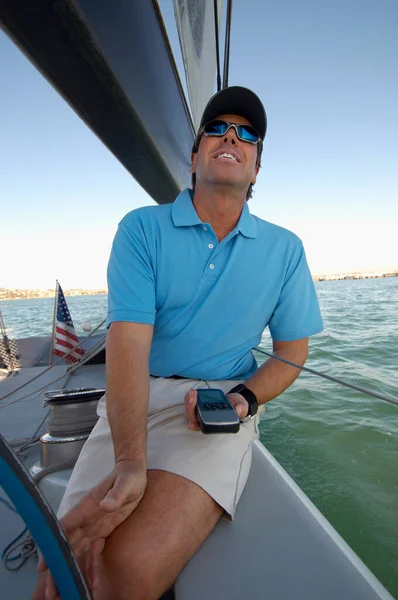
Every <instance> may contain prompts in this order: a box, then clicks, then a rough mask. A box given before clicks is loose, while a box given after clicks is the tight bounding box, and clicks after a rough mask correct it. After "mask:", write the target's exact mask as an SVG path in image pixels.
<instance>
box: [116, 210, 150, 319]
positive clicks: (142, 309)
mask: <svg viewBox="0 0 398 600" xmlns="http://www.w3.org/2000/svg"><path fill="white" fill-rule="evenodd" d="M130 215H131V213H130ZM130 215H128V216H130ZM130 221H131V223H126V218H125V219H123V220H122V221H121V223H120V224H119V227H118V230H117V232H116V235H115V239H114V241H113V245H112V250H111V255H110V258H109V263H108V318H107V327H109V325H110V324H111V323H113V322H114V321H128V322H134V323H145V324H148V325H153V324H154V322H155V316H156V299H155V298H156V296H155V276H154V271H153V265H152V261H151V257H150V252H149V248H148V244H147V241H146V239H145V235H144V232H143V229H142V224H141V223H139V222H138V221H137V220H132V219H130Z"/></svg>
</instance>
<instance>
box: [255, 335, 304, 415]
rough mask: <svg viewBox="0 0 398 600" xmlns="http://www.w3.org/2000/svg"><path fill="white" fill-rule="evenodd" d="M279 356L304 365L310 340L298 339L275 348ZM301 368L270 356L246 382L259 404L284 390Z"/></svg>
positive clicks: (275, 354) (275, 353)
mask: <svg viewBox="0 0 398 600" xmlns="http://www.w3.org/2000/svg"><path fill="white" fill-rule="evenodd" d="M273 354H274V356H279V357H280V358H284V359H286V360H289V361H291V362H294V363H296V364H299V365H304V363H305V361H306V359H307V355H308V342H307V341H306V339H305V340H298V341H297V342H292V343H291V345H289V344H287V345H286V347H283V348H278V349H276V350H274V353H273ZM300 372H301V370H300V369H298V368H297V367H292V366H291V365H287V364H286V363H283V362H281V361H279V360H277V359H273V358H269V359H268V360H267V361H266V362H265V363H264V364H263V365H261V367H260V368H259V369H258V370H257V371H256V372H255V373H254V375H252V376H251V377H250V378H249V379H248V380H247V381H246V382H245V383H246V386H247V387H248V388H249V389H250V390H252V391H253V392H254V393H255V394H256V397H257V401H258V403H259V404H264V403H265V402H269V401H270V400H272V399H273V398H276V397H277V396H279V395H280V394H282V392H284V391H285V390H286V389H287V388H288V387H289V386H290V385H291V384H292V383H293V382H294V381H295V379H296V378H297V377H298V375H299V374H300Z"/></svg>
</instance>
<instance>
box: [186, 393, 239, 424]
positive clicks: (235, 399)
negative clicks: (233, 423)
mask: <svg viewBox="0 0 398 600" xmlns="http://www.w3.org/2000/svg"><path fill="white" fill-rule="evenodd" d="M227 398H228V400H229V401H230V403H231V404H232V406H233V407H234V409H235V410H236V412H237V414H238V417H239V418H240V419H244V418H245V417H246V416H247V413H248V412H249V405H248V403H247V400H245V398H244V397H243V396H241V395H240V394H227ZM197 401H198V394H197V391H196V390H194V389H192V390H189V392H188V393H187V394H186V395H185V398H184V404H185V414H186V416H187V421H188V429H192V430H193V431H200V427H199V423H198V419H197V417H196V410H195V408H196V404H197Z"/></svg>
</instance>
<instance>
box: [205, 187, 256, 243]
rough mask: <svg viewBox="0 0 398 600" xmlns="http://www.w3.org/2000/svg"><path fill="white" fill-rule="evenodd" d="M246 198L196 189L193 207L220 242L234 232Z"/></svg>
mask: <svg viewBox="0 0 398 600" xmlns="http://www.w3.org/2000/svg"><path fill="white" fill-rule="evenodd" d="M245 202H246V197H245V196H242V195H241V194H240V195H236V196H235V195H234V194H231V193H224V192H222V191H219V192H218V191H216V190H215V191H213V190H212V191H208V190H207V189H203V188H202V189H201V188H200V187H199V188H198V187H196V188H195V192H194V197H193V205H194V208H195V210H196V213H197V215H198V217H199V219H200V220H201V221H202V222H203V223H209V224H210V225H211V226H212V228H213V231H214V233H215V234H216V236H217V239H218V241H219V242H221V240H222V239H224V238H225V237H226V236H227V235H228V234H229V233H230V231H232V230H233V229H234V228H235V227H236V225H237V223H238V221H239V218H240V215H241V212H242V208H243V206H244V204H245Z"/></svg>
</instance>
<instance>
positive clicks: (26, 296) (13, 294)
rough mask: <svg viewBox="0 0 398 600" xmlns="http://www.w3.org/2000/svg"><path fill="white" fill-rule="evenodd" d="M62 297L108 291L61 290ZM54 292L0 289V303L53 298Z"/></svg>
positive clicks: (98, 293)
mask: <svg viewBox="0 0 398 600" xmlns="http://www.w3.org/2000/svg"><path fill="white" fill-rule="evenodd" d="M63 291H64V296H68V297H73V296H99V295H101V294H107V293H108V290H103V289H102V290H101V289H99V290H82V289H71V290H63ZM54 297H55V290H24V289H10V290H9V289H6V288H0V301H1V300H31V299H37V298H54Z"/></svg>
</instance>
